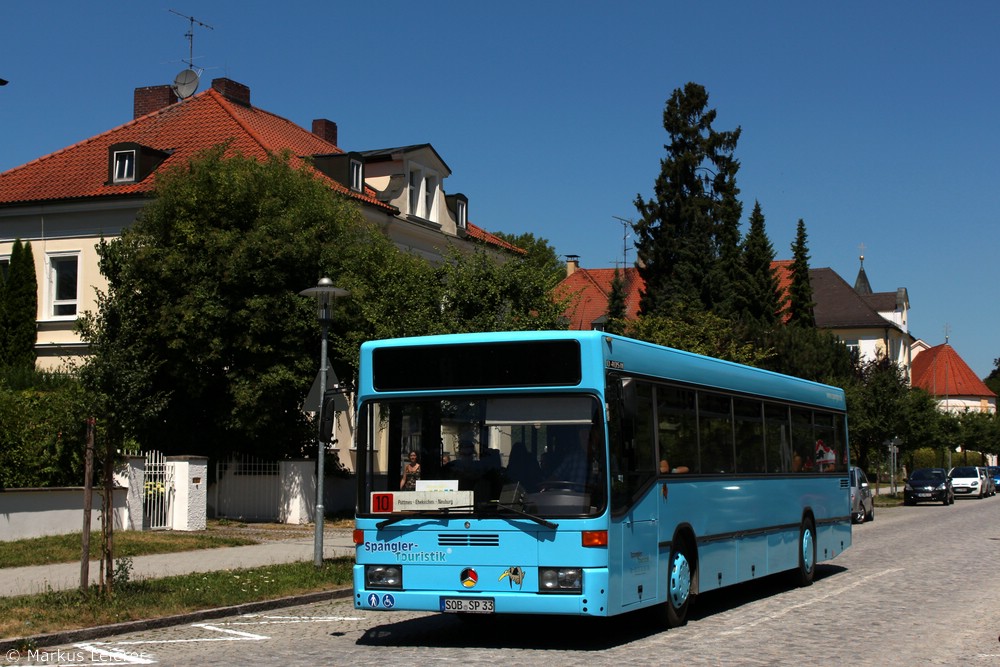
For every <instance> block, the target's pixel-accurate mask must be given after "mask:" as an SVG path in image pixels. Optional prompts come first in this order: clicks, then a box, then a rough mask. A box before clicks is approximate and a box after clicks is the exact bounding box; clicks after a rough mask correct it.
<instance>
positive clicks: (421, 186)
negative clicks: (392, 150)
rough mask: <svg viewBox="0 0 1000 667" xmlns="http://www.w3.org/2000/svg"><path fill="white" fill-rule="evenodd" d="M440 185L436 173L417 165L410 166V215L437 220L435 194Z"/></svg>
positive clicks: (436, 194) (432, 220)
mask: <svg viewBox="0 0 1000 667" xmlns="http://www.w3.org/2000/svg"><path fill="white" fill-rule="evenodd" d="M439 187H440V184H439V180H438V176H437V174H435V173H434V172H432V171H428V170H426V169H423V168H422V167H418V166H411V167H410V179H409V197H408V200H409V204H410V211H409V213H410V215H412V216H414V217H417V218H423V219H424V220H430V221H431V222H437V196H438V189H439Z"/></svg>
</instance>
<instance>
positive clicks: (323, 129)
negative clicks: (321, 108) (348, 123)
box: [312, 118, 337, 146]
mask: <svg viewBox="0 0 1000 667" xmlns="http://www.w3.org/2000/svg"><path fill="white" fill-rule="evenodd" d="M312 133H313V134H315V135H316V136H317V137H319V138H320V139H324V140H326V141H329V142H330V143H331V144H333V145H334V146H336V145H337V124H336V123H334V122H333V121H332V120H327V119H326V118H317V119H316V120H314V121H313V126H312Z"/></svg>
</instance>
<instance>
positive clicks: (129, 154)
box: [114, 151, 135, 183]
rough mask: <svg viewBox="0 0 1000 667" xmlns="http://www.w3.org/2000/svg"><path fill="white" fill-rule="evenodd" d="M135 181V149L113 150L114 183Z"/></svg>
mask: <svg viewBox="0 0 1000 667" xmlns="http://www.w3.org/2000/svg"><path fill="white" fill-rule="evenodd" d="M134 181H135V151H115V176H114V182H115V183H131V182H134Z"/></svg>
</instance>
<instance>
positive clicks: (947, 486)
mask: <svg viewBox="0 0 1000 667" xmlns="http://www.w3.org/2000/svg"><path fill="white" fill-rule="evenodd" d="M926 502H940V503H944V504H945V505H951V504H952V503H954V502H955V490H954V488H953V486H952V479H951V477H949V476H948V472H947V471H946V470H945V469H944V468H917V469H916V470H914V471H913V472H912V473H910V477H909V479H907V480H906V486H905V487H903V504H904V505H916V504H917V503H926Z"/></svg>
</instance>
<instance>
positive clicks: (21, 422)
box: [0, 371, 88, 489]
mask: <svg viewBox="0 0 1000 667" xmlns="http://www.w3.org/2000/svg"><path fill="white" fill-rule="evenodd" d="M86 406H87V401H86V395H85V393H84V390H83V389H82V388H81V386H80V384H79V383H78V382H77V381H76V380H75V379H74V378H73V377H71V376H66V375H61V374H56V373H41V372H29V373H24V372H20V371H18V372H8V373H0V424H3V428H2V429H0V489H2V488H5V487H6V488H10V487H47V486H79V485H81V484H83V452H84V445H85V438H86V417H87V412H88V410H87V407H86Z"/></svg>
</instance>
